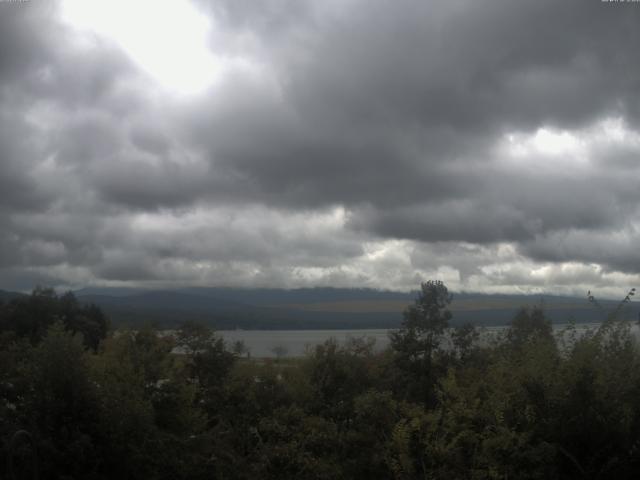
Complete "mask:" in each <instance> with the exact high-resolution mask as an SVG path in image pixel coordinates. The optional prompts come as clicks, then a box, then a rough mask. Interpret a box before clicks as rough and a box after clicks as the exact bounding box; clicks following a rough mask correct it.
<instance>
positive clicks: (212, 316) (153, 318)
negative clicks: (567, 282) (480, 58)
mask: <svg viewBox="0 0 640 480" xmlns="http://www.w3.org/2000/svg"><path fill="white" fill-rule="evenodd" d="M75 294H76V296H77V298H78V299H79V300H80V301H81V302H84V303H93V304H96V305H98V306H99V307H100V308H101V309H103V310H104V311H105V312H106V313H107V314H108V316H109V318H110V319H111V321H112V322H113V324H114V325H116V326H118V325H119V326H136V325H139V324H141V323H144V322H150V323H153V324H156V325H158V326H160V327H166V328H173V327H175V326H177V325H178V324H180V323H181V322H183V321H197V322H202V323H205V324H207V325H209V326H211V327H213V328H216V329H236V328H241V329H261V330H271V329H273V330H278V329H291V330H294V329H354V328H397V327H398V326H399V325H400V322H401V320H402V315H401V313H402V311H403V310H404V309H405V308H406V307H407V305H409V304H411V303H412V302H413V301H414V300H415V298H416V295H417V292H415V291H413V292H393V291H382V290H373V289H347V288H300V289H291V290H285V289H265V288H254V289H248V288H247V289H243V288H185V289H179V290H162V291H161V290H142V289H122V288H120V289H109V288H87V289H83V290H78V291H76V292H75ZM600 303H601V305H602V307H603V308H604V310H611V309H613V308H615V307H616V306H617V304H618V303H619V302H617V301H605V300H603V301H601V302H600ZM523 305H531V306H533V305H538V306H542V307H543V308H544V310H545V313H546V315H547V317H548V318H549V319H550V320H551V321H552V322H553V323H568V322H571V321H575V322H578V323H594V322H600V321H602V320H603V319H604V318H603V312H602V310H600V309H597V308H594V307H593V305H591V304H590V303H589V302H588V301H587V299H586V298H572V297H560V296H553V295H542V296H541V295H483V294H470V293H456V294H454V295H453V301H452V303H451V311H452V313H453V318H452V320H451V324H452V326H456V325H462V324H465V323H473V324H474V325H477V326H502V325H507V324H508V323H509V322H510V321H511V319H512V318H513V316H514V315H515V313H516V312H517V311H518V309H519V308H520V307H522V306H523ZM639 312H640V309H639V308H638V307H637V306H635V304H630V305H627V306H625V309H624V312H622V313H623V314H624V316H625V317H626V318H627V319H634V320H635V319H637V318H638V315H639Z"/></svg>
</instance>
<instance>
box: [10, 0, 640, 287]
mask: <svg viewBox="0 0 640 480" xmlns="http://www.w3.org/2000/svg"><path fill="white" fill-rule="evenodd" d="M639 45H640V3H636V2H615V3H614V2H602V1H601V0H576V1H571V0H561V1H560V0H553V1H548V0H523V1H517V2H516V1H513V0H509V1H506V0H504V1H503V0H491V1H487V0H446V1H439V0H438V1H424V0H420V1H417V0H416V1H408V0H407V1H405V0H393V1H391V0H389V1H371V0H321V1H304V0H261V1H258V2H256V1H253V0H221V1H206V0H202V1H200V0H198V1H196V0H194V1H193V2H188V1H187V0H184V1H179V0H163V1H162V2H159V1H151V0H138V1H136V2H132V1H124V0H111V1H107V0H100V1H97V0H96V1H92V0H68V1H62V2H59V3H56V2H54V1H44V0H28V1H22V2H19V1H18V2H16V1H11V2H10V1H6V0H5V1H0V225H2V227H1V229H0V288H3V289H13V290H29V289H31V288H32V287H33V286H34V285H36V284H44V285H52V286H57V287H59V288H68V287H74V288H75V287H83V286H88V285H105V286H107V285H110V286H150V287H160V288H166V287H173V286H186V285H208V286H268V287H303V286H316V285H317V286H326V285H332V286H353V287H373V288H389V289H394V290H408V289H413V288H416V287H417V286H418V285H419V283H420V281H421V280H427V279H436V278H437V279H442V280H444V281H445V282H446V283H447V285H448V286H449V287H450V288H451V289H453V290H466V291H482V292H529V293H538V292H542V291H544V292H549V293H558V294H567V293H570V294H576V295H580V296H584V295H585V294H586V291H587V290H588V289H591V290H593V291H595V292H596V293H599V294H600V295H601V296H608V295H612V296H614V297H622V296H624V294H625V293H626V291H627V289H628V288H629V287H632V286H637V287H640V248H639V247H640V209H639V206H640V203H639V202H640V124H639V120H640V60H639V58H640V56H639V53H638V46H639Z"/></svg>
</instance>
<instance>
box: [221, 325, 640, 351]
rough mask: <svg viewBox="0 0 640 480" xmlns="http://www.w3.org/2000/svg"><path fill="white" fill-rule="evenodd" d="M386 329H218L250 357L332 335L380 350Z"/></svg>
mask: <svg viewBox="0 0 640 480" xmlns="http://www.w3.org/2000/svg"><path fill="white" fill-rule="evenodd" d="M566 327H567V325H566V324H557V325H554V326H553V328H554V330H556V331H560V330H562V329H563V328H566ZM594 327H597V324H580V325H576V329H577V330H578V331H585V330H586V329H587V328H594ZM505 328H506V327H485V328H482V329H480V330H481V335H482V337H484V338H490V337H492V336H494V335H496V334H497V333H499V332H501V331H503V330H504V329H505ZM389 331H390V330H387V329H369V330H218V331H217V332H216V333H217V334H219V335H221V336H222V337H223V338H224V340H225V341H226V342H227V343H228V344H229V345H231V344H232V343H233V342H235V341H237V340H242V341H243V342H244V343H245V345H246V346H247V347H248V348H249V351H250V352H251V356H253V357H275V356H276V353H275V352H274V349H275V348H277V347H282V349H283V350H282V352H286V353H284V355H285V356H289V357H298V356H302V355H304V354H305V352H306V351H307V349H309V348H313V347H314V346H315V345H320V344H321V343H323V342H325V341H326V340H328V339H329V338H335V339H336V340H337V341H338V342H340V343H344V342H345V341H346V340H347V339H349V338H362V337H366V338H373V339H374V340H375V349H376V350H383V349H384V348H386V347H387V346H388V345H389ZM632 332H633V333H634V334H636V335H638V326H637V325H633V326H632Z"/></svg>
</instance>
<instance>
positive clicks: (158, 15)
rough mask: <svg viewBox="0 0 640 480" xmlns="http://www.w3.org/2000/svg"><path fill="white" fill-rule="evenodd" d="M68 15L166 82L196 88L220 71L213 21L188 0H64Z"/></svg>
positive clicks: (173, 87) (188, 89) (175, 88)
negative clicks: (211, 38) (212, 45)
mask: <svg viewBox="0 0 640 480" xmlns="http://www.w3.org/2000/svg"><path fill="white" fill-rule="evenodd" d="M63 18H64V19H65V20H66V21H67V22H68V23H70V24H72V25H73V26H75V27H78V28H80V29H83V30H89V31H90V32H93V33H96V34H98V35H103V36H106V37H108V38H110V39H112V40H114V41H115V42H116V43H117V44H118V45H119V46H120V47H121V48H122V49H123V50H125V51H126V52H127V54H128V55H129V56H130V57H131V58H132V59H133V60H134V61H135V62H136V63H137V64H138V65H139V66H140V67H141V68H142V69H143V70H144V71H146V72H147V73H149V74H150V75H151V76H152V77H154V78H155V79H156V80H157V81H158V82H159V83H160V84H161V85H163V86H164V87H166V88H169V89H170V90H173V91H175V92H177V93H194V92H198V91H200V90H202V89H204V88H206V87H207V86H209V85H210V84H211V83H212V82H213V81H214V80H215V78H216V76H217V75H218V73H219V72H218V70H219V63H220V61H219V60H218V59H216V58H215V57H214V55H213V54H212V53H211V52H210V51H209V50H208V48H207V42H206V40H207V36H208V32H209V29H210V28H211V25H210V23H209V21H208V19H207V18H206V17H204V16H203V15H201V14H199V13H198V12H197V11H196V10H195V9H194V8H193V7H192V6H191V5H190V4H189V2H188V1H186V0H162V1H153V0H135V1H126V0H109V1H103V0H65V1H64V3H63Z"/></svg>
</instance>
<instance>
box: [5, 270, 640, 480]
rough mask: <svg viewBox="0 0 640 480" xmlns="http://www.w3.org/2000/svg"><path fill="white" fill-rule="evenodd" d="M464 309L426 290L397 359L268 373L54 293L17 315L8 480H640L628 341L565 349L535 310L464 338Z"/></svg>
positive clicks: (358, 343) (331, 355)
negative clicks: (119, 322) (458, 320)
mask: <svg viewBox="0 0 640 480" xmlns="http://www.w3.org/2000/svg"><path fill="white" fill-rule="evenodd" d="M451 301H452V297H451V295H450V294H449V292H448V290H447V288H446V286H445V285H444V284H443V283H442V282H438V281H430V282H427V283H424V284H422V286H421V290H420V292H419V294H418V296H417V299H416V301H415V303H414V304H413V305H412V306H410V307H409V308H407V310H406V311H405V312H404V318H403V322H402V326H401V328H400V329H398V330H396V331H394V332H393V333H391V343H390V347H389V348H388V349H387V350H385V351H383V352H376V351H375V350H374V349H373V345H372V343H371V342H370V341H368V340H366V339H351V340H349V341H348V342H346V343H345V344H338V343H337V342H336V341H334V340H328V341H327V342H325V343H324V344H322V345H319V346H317V347H315V348H314V349H313V350H312V351H310V352H309V353H308V354H307V355H306V356H305V357H304V358H298V359H287V358H279V359H278V360H269V359H248V358H246V357H244V356H243V353H245V349H244V348H240V347H242V346H234V347H233V348H232V347H229V346H227V345H225V343H224V342H223V340H222V339H221V338H220V337H218V336H216V335H215V333H214V332H213V331H212V330H211V329H209V328H208V327H206V326H203V325H200V324H196V323H184V324H183V325H182V327H181V328H180V329H179V331H178V332H177V333H176V335H173V336H166V335H161V334H160V332H158V331H156V330H155V329H153V328H152V327H149V326H147V327H144V328H140V329H137V330H119V331H117V332H114V331H109V329H108V322H107V319H106V318H105V316H104V315H103V314H102V312H101V311H100V309H98V308H97V307H94V306H86V305H82V304H79V303H78V301H77V300H76V299H75V297H73V295H72V294H64V295H61V296H58V295H57V294H56V293H55V292H53V291H52V290H46V289H37V290H35V291H34V292H33V294H32V295H30V296H26V297H20V298H16V299H13V300H10V301H8V302H6V303H3V304H0V456H1V457H0V460H2V462H3V463H2V464H1V465H0V478H4V475H5V472H6V474H7V475H9V468H10V469H11V475H12V476H13V477H14V478H21V479H22V478H33V477H32V475H33V474H34V472H36V469H37V472H39V477H40V478H42V479H88V480H92V479H95V480H98V479H167V480H168V479H425V478H434V479H436V478H443V479H448V478H452V479H458V478H462V479H467V478H468V479H507V478H508V479H521V478H524V479H535V478H545V479H573V478H581V479H582V478H584V479H596V478H616V479H627V478H638V475H640V401H639V400H640V353H639V351H638V346H637V343H636V340H635V338H634V337H633V336H632V335H631V333H630V326H629V324H627V323H626V322H624V321H621V320H618V319H617V317H616V315H611V316H609V318H607V319H606V321H604V322H603V323H602V325H601V326H599V327H598V328H594V329H593V330H591V331H587V332H586V333H582V332H581V333H578V332H577V331H576V330H575V329H574V330H572V329H571V328H569V329H568V330H566V331H565V332H563V333H562V335H559V336H558V335H554V333H553V330H552V328H551V324H550V322H549V321H548V319H547V318H546V317H545V313H544V310H543V309H542V308H541V307H525V308H523V309H522V310H520V311H519V312H518V314H517V315H516V316H515V317H514V318H513V321H512V322H511V325H510V326H509V328H508V329H506V330H505V331H504V332H503V333H502V334H496V336H494V337H492V339H490V340H489V341H487V340H486V339H484V340H483V341H480V335H479V332H478V331H477V330H476V329H475V328H474V327H473V326H471V325H465V326H462V327H458V328H456V329H455V330H454V331H453V332H451V331H450V330H449V329H448V327H449V322H450V320H451V313H450V312H449V305H450V302H451ZM615 313H617V312H615ZM17 432H19V433H17ZM20 438H27V439H28V440H29V441H28V442H26V441H23V442H20V441H17V440H16V439H18V440H19V439H20ZM5 465H6V468H5Z"/></svg>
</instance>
